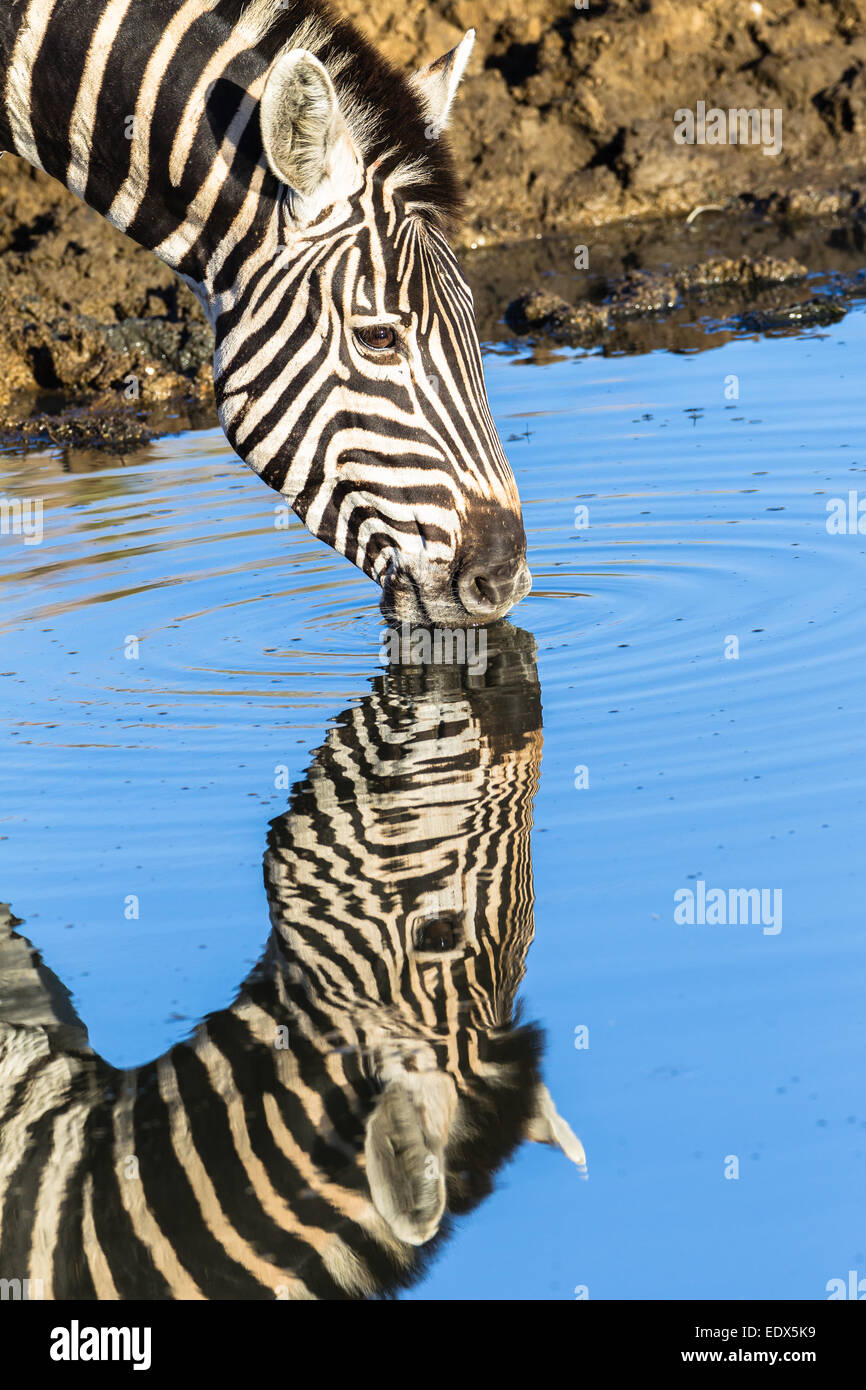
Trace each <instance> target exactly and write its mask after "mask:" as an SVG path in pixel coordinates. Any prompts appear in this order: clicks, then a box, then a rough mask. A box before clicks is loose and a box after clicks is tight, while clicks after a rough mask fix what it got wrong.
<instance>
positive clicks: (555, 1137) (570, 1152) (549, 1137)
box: [526, 1085, 586, 1178]
mask: <svg viewBox="0 0 866 1390" xmlns="http://www.w3.org/2000/svg"><path fill="white" fill-rule="evenodd" d="M526 1137H527V1139H533V1140H535V1142H536V1143H538V1144H553V1145H554V1146H555V1147H556V1148H558V1149H561V1150H562V1152H563V1153H564V1154H565V1156H566V1158H570V1159H571V1161H572V1163H575V1164H577V1167H578V1169H579V1171H580V1176H581V1177H582V1178H585V1177H586V1154H585V1153H584V1151H583V1145H582V1144H581V1142H580V1140H579V1139H578V1137H577V1135H576V1134H575V1132H574V1130H573V1129H572V1128H571V1125H569V1124H567V1123H566V1121H565V1120H564V1119H563V1118H562V1116H561V1115H560V1114H559V1112H558V1110H557V1108H556V1106H555V1105H554V1103H553V1097H552V1095H551V1094H550V1092H549V1091H548V1089H547V1087H546V1086H542V1085H539V1086H538V1088H537V1089H536V1092H535V1110H534V1112H533V1114H532V1115H531V1116H530V1119H529V1122H528V1124H527V1126H526Z"/></svg>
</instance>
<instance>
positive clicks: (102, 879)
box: [0, 310, 866, 1299]
mask: <svg viewBox="0 0 866 1390" xmlns="http://www.w3.org/2000/svg"><path fill="white" fill-rule="evenodd" d="M864 366H866V313H864V312H863V311H859V310H858V311H854V312H851V313H849V315H848V316H847V317H846V318H845V319H844V320H843V321H842V323H841V324H839V325H838V326H837V327H836V328H833V329H830V330H822V331H821V332H820V333H816V334H813V335H806V336H803V337H776V338H763V339H741V340H738V341H735V342H732V343H729V344H728V345H726V346H725V347H723V348H720V349H718V350H714V351H708V352H703V353H699V354H689V355H686V354H671V353H667V352H657V353H652V354H649V355H645V356H641V357H613V358H604V357H601V356H598V355H592V354H589V355H586V354H581V353H577V352H567V351H563V352H561V353H558V354H556V355H555V356H554V358H553V359H552V360H551V359H549V358H546V359H545V360H544V361H543V362H541V361H534V360H533V359H532V357H531V356H529V355H528V354H526V353H522V354H513V353H509V352H503V351H500V352H496V353H491V354H489V355H488V357H487V360H486V370H487V376H488V387H489V391H490V396H491V401H492V405H493V410H494V415H495V417H496V420H497V424H498V426H499V428H500V431H501V433H502V436H503V438H504V439H505V441H506V448H507V450H508V453H509V456H510V459H511V461H512V464H513V466H514V469H515V473H516V475H517V478H518V482H519V485H520V490H521V495H522V497H523V499H524V508H525V519H526V525H527V533H528V537H529V547H530V555H529V558H530V565H531V568H532V571H533V575H534V583H535V587H534V590H533V593H532V594H531V595H530V597H529V598H528V599H526V600H525V601H524V602H523V603H522V604H521V605H520V606H519V608H518V609H517V610H516V611H515V613H514V622H515V623H516V624H517V625H519V626H520V627H522V628H524V629H526V630H528V631H529V632H531V633H532V634H534V636H535V638H536V640H537V643H538V671H539V677H540V682H541V690H542V701H543V712H544V754H543V762H542V774H541V785H540V790H539V793H538V796H537V798H536V802H535V817H534V823H535V829H534V834H533V865H534V876H535V890H536V913H535V923H536V934H535V941H534V944H533V946H532V948H531V950H530V952H529V957H528V963H527V972H526V978H525V982H524V985H523V988H522V999H523V1001H524V1013H525V1015H526V1016H527V1017H528V1018H530V1019H537V1020H538V1021H539V1022H540V1023H541V1024H542V1025H543V1027H544V1028H545V1030H546V1034H547V1052H546V1057H545V1063H544V1070H545V1076H546V1079H547V1082H548V1085H549V1087H550V1090H551V1092H552V1093H553V1095H554V1097H555V1099H556V1102H557V1105H558V1107H559V1110H560V1112H561V1113H562V1114H563V1115H564V1116H565V1117H566V1118H567V1119H568V1120H569V1122H570V1123H571V1124H572V1126H573V1127H574V1129H575V1130H576V1131H577V1133H578V1134H579V1135H580V1137H581V1139H582V1141H583V1143H584V1146H585V1148H586V1152H587V1156H588V1163H589V1179H588V1181H586V1182H584V1181H581V1180H580V1178H579V1177H578V1175H577V1173H576V1171H575V1170H574V1168H573V1167H572V1166H571V1165H570V1164H569V1163H568V1162H567V1160H566V1159H565V1158H564V1157H562V1156H561V1155H560V1154H558V1153H556V1152H554V1151H549V1150H547V1149H544V1148H540V1147H539V1146H536V1145H528V1144H527V1145H524V1146H523V1148H521V1149H520V1151H519V1152H518V1154H517V1155H516V1157H515V1159H514V1161H513V1163H512V1164H511V1166H510V1167H508V1168H507V1169H506V1170H505V1172H504V1173H503V1175H502V1176H501V1177H500V1179H499V1181H498V1183H497V1186H496V1190H495V1191H494V1193H493V1195H492V1196H491V1197H490V1198H489V1199H488V1200H487V1201H486V1202H485V1203H483V1204H482V1205H481V1206H480V1208H478V1209H477V1210H476V1211H475V1212H474V1213H472V1214H471V1215H470V1216H469V1217H467V1218H465V1219H461V1220H460V1221H458V1222H457V1224H456V1230H455V1234H454V1237H453V1239H452V1240H451V1242H450V1243H449V1244H448V1245H447V1246H446V1247H445V1248H444V1250H443V1251H442V1252H441V1254H440V1255H439V1257H438V1258H437V1260H436V1261H435V1262H434V1263H433V1264H432V1266H431V1268H430V1270H429V1272H428V1274H427V1275H426V1277H425V1278H424V1279H423V1281H422V1282H421V1283H420V1284H418V1285H417V1286H416V1287H415V1288H414V1289H413V1290H412V1291H411V1293H409V1294H407V1295H405V1296H406V1297H411V1298H420V1299H441V1298H461V1299H475V1298H492V1299H503V1298H520V1299H524V1298H540V1299H573V1298H574V1297H575V1291H576V1290H581V1291H584V1290H585V1291H586V1292H587V1293H588V1296H589V1297H590V1298H591V1299H600V1298H617V1299H621V1298H625V1299H629V1298H662V1299H670V1298H683V1297H697V1298H710V1297H720V1298H737V1299H745V1298H752V1297H774V1298H783V1299H789V1298H806V1299H822V1298H826V1296H827V1295H826V1284H827V1281H828V1280H830V1279H832V1278H836V1277H841V1278H843V1279H847V1275H848V1271H849V1270H851V1269H856V1270H858V1272H859V1277H861V1278H863V1277H864V1276H866V1230H864V1220H863V1212H864V1209H866V1203H864V1196H866V1192H864V1188H866V1179H864V1173H866V1164H864V1157H866V1095H864V1051H866V1007H864V983H866V982H864V966H863V961H864V945H863V919H864V908H863V898H864V894H863V877H862V866H863V843H864V837H866V808H864V768H866V760H864V752H866V749H864V744H866V737H864V726H866V721H864V699H863V688H864V680H866V608H864V604H863V601H862V594H863V590H864V577H866V575H864V549H866V538H864V536H860V535H858V534H841V535H835V534H830V533H829V532H828V529H827V524H826V523H827V503H828V501H829V500H830V499H832V498H843V499H846V500H847V498H848V494H849V492H850V491H852V490H853V491H855V492H856V491H857V490H858V489H859V491H860V495H861V496H863V497H864V498H866V450H864V434H866V393H864V390H863V379H864V377H863V372H864ZM732 377H736V378H737V379H738V397H737V398H736V399H732V398H731V392H732V390H733V389H735V388H734V386H733V385H732V382H731V378H732ZM726 391H727V393H728V394H727V395H726ZM72 470H73V471H65V467H64V460H63V459H62V457H61V456H60V455H59V454H58V453H57V452H56V451H55V452H51V451H48V452H44V453H39V454H31V455H29V456H27V457H21V456H17V455H16V454H15V453H13V452H6V453H4V454H2V455H0V496H2V497H4V498H6V499H14V498H31V497H42V498H44V507H45V521H44V525H45V534H44V539H43V541H42V543H41V544H39V545H33V546H25V545H24V544H23V541H22V538H21V537H19V536H14V535H5V536H2V537H0V596H2V616H0V701H2V716H3V728H4V732H3V762H2V785H3V791H4V797H3V802H2V806H0V900H5V901H8V902H10V903H11V904H12V907H13V909H14V911H15V912H16V913H17V915H18V916H19V917H22V918H24V919H25V921H24V926H23V928H22V930H23V931H24V932H26V934H27V936H28V937H29V938H30V939H31V940H32V941H33V942H34V943H35V944H36V945H37V946H38V948H39V950H40V951H41V952H42V954H43V956H44V959H45V961H46V963H47V964H48V965H49V966H50V967H51V969H52V970H54V971H55V972H56V973H57V975H58V976H59V977H60V978H61V979H62V980H63V981H64V982H65V983H66V984H67V985H68V986H69V987H70V989H71V990H72V993H73V997H74V1002H75V1006H76V1008H77V1010H78V1012H79V1014H80V1016H81V1017H82V1018H83V1019H84V1021H85V1022H86V1024H87V1026H88V1029H89V1032H90V1039H91V1042H92V1045H93V1046H94V1048H95V1049H96V1050H97V1051H99V1052H101V1053H102V1054H103V1055H104V1056H105V1057H107V1058H108V1060H110V1061H111V1062H112V1063H114V1064H115V1065H118V1066H121V1065H132V1064H134V1063H139V1062H144V1061H146V1060H148V1059H149V1058H151V1057H154V1056H157V1055H158V1054H160V1053H162V1052H163V1051H164V1050H165V1049H166V1048H167V1047H169V1046H170V1045H171V1044H172V1043H174V1042H176V1041H177V1040H179V1039H181V1038H183V1037H184V1036H186V1035H187V1034H188V1033H189V1030H190V1028H191V1027H192V1026H193V1024H194V1023H195V1022H196V1021H197V1020H198V1019H199V1018H200V1017H201V1016H202V1015H204V1014H205V1013H207V1012H209V1011H212V1010H215V1009H217V1008H219V1007H221V1006H223V1005H226V1004H228V1003H229V1002H230V1001H231V1000H232V999H233V998H234V996H235V993H236V990H237V986H238V984H239V982H240V981H241V979H242V978H243V977H244V975H245V974H246V972H247V971H248V969H249V968H250V967H251V966H252V965H253V963H254V962H255V961H256V959H257V958H258V956H259V954H260V952H261V949H262V947H263V945H264V942H265V939H266V937H267V932H268V914H267V903H266V899H265V893H264V889H263V886H262V877H261V860H262V853H263V849H264V844H265V836H266V832H267V824H268V822H269V820H270V819H271V818H272V817H273V816H275V815H276V814H277V813H278V812H280V811H281V810H283V809H284V807H285V805H286V795H287V794H286V792H285V791H283V790H277V789H276V788H275V769H277V768H279V767H286V768H287V769H288V778H289V780H290V781H295V780H296V779H298V778H300V777H302V776H303V775H304V773H305V771H306V769H307V767H308V766H309V763H310V758H311V753H312V750H314V749H315V748H316V747H317V746H319V745H320V744H321V742H322V739H323V735H324V733H325V731H326V730H327V728H328V727H329V724H330V723H331V722H332V721H333V720H334V719H335V718H336V717H337V715H339V713H340V712H341V711H343V710H344V709H346V708H347V707H348V706H350V705H352V704H353V703H354V702H357V701H358V700H359V699H360V698H361V697H362V696H363V695H364V694H365V693H366V692H367V691H368V690H369V680H370V678H371V677H372V676H373V675H374V674H375V673H376V671H377V670H378V667H379V657H378V647H379V633H380V624H381V620H380V617H379V612H378V606H377V601H376V597H377V596H376V592H375V591H374V589H373V587H372V586H371V584H370V583H369V581H367V580H366V579H365V578H364V577H363V576H362V575H360V574H359V573H357V572H356V571H355V570H354V569H353V568H352V567H351V566H350V565H349V564H348V562H346V561H344V560H343V559H341V558H340V557H339V556H336V555H334V554H333V553H332V552H330V551H328V550H327V549H325V547H323V546H322V545H320V544H319V543H318V542H316V541H315V540H314V539H313V538H312V537H311V536H309V535H308V533H307V532H306V531H305V530H304V529H303V527H301V526H300V524H293V525H292V526H291V528H290V529H289V530H288V531H286V530H278V529H276V528H275V525H274V516H275V504H276V503H277V498H276V496H275V494H272V493H270V492H269V491H268V490H267V489H266V488H264V487H263V486H262V485H261V484H260V483H258V482H257V481H256V479H254V478H253V477H252V476H251V475H249V474H247V472H246V470H244V469H243V467H242V466H241V465H240V464H239V463H238V462H237V460H235V459H234V457H233V455H232V454H231V452H230V450H229V449H228V447H227V445H226V444H225V441H224V439H223V437H222V435H221V433H220V432H219V431H217V430H212V431H205V432H201V433H196V434H189V435H186V436H184V437H177V438H167V439H164V440H162V441H160V442H158V443H156V444H154V445H153V446H151V447H149V448H147V449H145V450H143V451H141V452H140V453H137V454H135V455H131V456H130V457H128V458H127V459H126V460H124V461H123V463H117V462H113V461H106V460H104V459H103V460H95V459H93V458H80V457H79V458H77V459H74V460H73V461H72ZM578 507H586V509H587V515H586V517H585V518H584V517H583V516H582V515H578V521H583V520H586V521H588V524H586V525H583V524H581V525H576V524H575V515H576V514H575V509H576V508H578ZM864 510H866V507H864ZM864 528H866V522H864ZM133 638H137V639H138V655H137V658H136V657H135V656H134V655H127V654H126V653H128V652H129V653H134V651H135V643H134V642H132V641H131V639H133ZM732 639H736V641H735V642H734V641H732ZM737 647H738V654H737V655H736V656H733V655H730V653H732V652H733V651H734V650H735V649H736V648H737ZM726 652H727V653H729V655H726ZM576 769H584V771H583V772H578V773H576V771H575V770H576ZM576 781H578V782H582V783H588V785H582V786H580V787H577V786H575V782H576ZM699 881H703V882H705V883H706V885H707V887H708V888H723V889H725V890H726V891H727V890H728V889H729V888H739V887H742V888H752V887H760V888H766V889H768V890H779V891H780V892H781V903H782V909H781V915H780V916H779V917H777V919H776V925H778V923H781V926H780V929H778V930H777V929H776V925H774V926H773V927H772V928H771V929H770V930H766V929H765V928H764V926H762V925H761V924H760V923H754V924H747V925H733V926H731V925H720V924H710V925H691V926H690V925H684V924H680V923H678V922H676V921H675V920H674V894H675V893H676V892H677V891H678V890H680V889H684V888H692V889H696V887H697V884H698V882H699ZM129 895H135V896H136V897H137V898H138V899H139V904H140V908H139V911H140V916H139V918H138V919H137V920H128V919H127V918H126V917H125V915H124V908H125V904H126V903H127V901H128V897H129ZM581 1028H585V1029H588V1044H589V1045H588V1046H587V1047H578V1046H576V1045H575V1043H576V1041H578V1042H579V1041H582V1040H584V1037H585V1035H583V1034H576V1030H578V1029H581ZM732 1159H735V1160H736V1161H737V1162H736V1164H733V1163H732V1161H731V1160H732ZM737 1165H738V1167H739V1176H738V1177H736V1178H734V1177H726V1176H725V1172H726V1169H727V1171H728V1172H731V1171H732V1169H735V1168H736V1167H737Z"/></svg>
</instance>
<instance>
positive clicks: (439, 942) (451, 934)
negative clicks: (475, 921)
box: [415, 914, 460, 955]
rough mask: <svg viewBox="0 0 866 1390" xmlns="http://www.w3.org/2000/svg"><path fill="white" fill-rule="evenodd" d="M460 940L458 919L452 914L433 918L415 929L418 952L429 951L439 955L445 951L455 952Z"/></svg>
mask: <svg viewBox="0 0 866 1390" xmlns="http://www.w3.org/2000/svg"><path fill="white" fill-rule="evenodd" d="M459 940H460V927H459V925H458V922H457V918H456V917H453V916H451V915H450V914H445V915H443V916H442V917H433V918H431V919H430V920H428V921H426V922H422V923H421V924H420V926H418V927H416V929H415V949H416V951H429V952H430V953H431V954H436V955H438V954H440V953H442V952H445V951H453V950H454V949H455V947H456V946H457V945H458V943H459Z"/></svg>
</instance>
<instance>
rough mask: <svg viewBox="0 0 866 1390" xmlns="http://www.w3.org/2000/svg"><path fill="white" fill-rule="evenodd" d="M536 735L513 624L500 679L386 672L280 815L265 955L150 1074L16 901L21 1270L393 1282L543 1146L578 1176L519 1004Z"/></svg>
mask: <svg viewBox="0 0 866 1390" xmlns="http://www.w3.org/2000/svg"><path fill="white" fill-rule="evenodd" d="M491 645H492V644H491ZM540 750H541V707H540V699H539V691H538V682H537V678H536V675H535V664H534V650H533V644H532V641H531V639H530V638H528V637H527V635H526V634H522V633H518V632H517V631H516V630H515V629H511V628H506V636H505V637H503V638H501V639H500V642H499V646H498V647H497V648H496V649H495V650H494V652H493V654H492V656H491V658H490V662H489V665H488V670H487V672H486V673H485V675H484V676H483V677H480V676H474V677H473V676H470V677H468V678H467V676H466V670H465V668H460V667H456V666H455V667H450V668H447V667H438V668H437V667H434V666H428V667H425V666H422V665H418V666H404V667H393V668H391V669H390V670H388V671H387V672H386V673H384V674H382V675H380V676H378V677H376V679H375V680H374V681H373V683H372V689H371V690H370V691H369V692H368V693H367V694H366V695H365V696H364V697H363V698H362V699H361V700H360V703H358V704H357V705H356V706H354V707H353V708H350V709H348V710H346V711H345V712H344V713H343V714H342V715H341V716H340V717H339V718H338V719H337V721H336V722H335V724H334V726H333V727H332V729H331V730H330V732H329V734H328V736H327V739H326V742H325V744H324V745H323V747H322V748H321V749H319V750H318V752H317V753H316V755H315V757H314V759H313V762H312V765H311V767H310V768H309V771H308V773H307V775H306V777H305V778H303V779H302V780H301V781H300V782H299V783H298V784H296V786H295V787H294V789H293V791H292V793H291V797H290V802H289V809H288V810H287V811H286V812H285V813H284V814H282V815H280V816H278V817H276V818H275V819H274V820H273V821H272V822H271V825H270V828H269V833H268V844H267V850H266V853H265V857H264V877H265V883H266V887H267V896H268V902H269V909H270V918H271V926H272V930H271V934H270V937H269V939H268V944H267V948H266V950H265V952H264V954H263V956H262V958H261V960H260V961H259V963H258V965H257V966H256V967H255V969H254V970H253V971H252V972H251V974H250V975H249V977H248V978H247V979H246V980H245V982H244V984H243V986H242V987H241V989H240V992H239V994H238V996H237V998H236V1000H235V1001H234V1003H233V1004H231V1006H230V1007H227V1008H224V1009H221V1010H219V1011H217V1012H215V1013H212V1014H210V1015H209V1016H208V1017H207V1018H206V1019H205V1020H204V1021H203V1022H201V1023H200V1024H199V1025H198V1026H197V1027H196V1028H195V1029H194V1031H193V1032H192V1034H191V1036H190V1037H189V1038H188V1039H187V1040H186V1041H183V1042H181V1043H179V1044H177V1045H176V1046H174V1047H172V1048H171V1049H170V1050H169V1051H167V1052H166V1053H165V1054H164V1055H163V1056H162V1057H160V1058H159V1059H157V1060H156V1061H153V1062H150V1063H148V1064H146V1065H144V1066H139V1067H135V1068H132V1069H130V1070H118V1069H116V1068H114V1067H112V1066H111V1065H110V1064H109V1063H108V1062H107V1061H105V1060H104V1059H103V1058H102V1057H100V1056H98V1055H96V1054H95V1053H94V1052H92V1051H91V1049H90V1047H89V1044H88V1040H87V1034H86V1031H85V1029H84V1027H83V1025H82V1024H81V1023H80V1021H79V1020H78V1018H77V1016H76V1015H75V1012H74V1010H73V1008H72V1005H71V1000H70V997H69V995H68V992H67V991H66V990H65V989H64V987H63V986H62V984H61V983H60V981H59V980H58V979H57V977H56V976H54V975H53V974H52V973H51V972H50V971H49V970H48V969H47V968H46V967H45V966H44V965H43V964H42V962H41V960H40V957H39V956H38V954H37V952H36V951H35V950H34V949H33V947H32V945H31V944H30V943H29V942H28V941H27V939H26V938H25V937H23V936H21V935H20V934H19V933H18V932H16V931H14V930H13V927H14V926H15V925H17V923H16V921H15V919H11V918H9V916H8V913H7V919H6V925H5V928H4V927H3V926H2V925H0V999H2V1004H0V1278H2V1279H4V1280H6V1281H7V1284H8V1285H11V1284H12V1282H13V1281H15V1280H19V1281H21V1286H22V1287H23V1286H24V1282H25V1281H29V1284H28V1285H27V1287H28V1288H29V1290H30V1296H31V1297H34V1296H37V1297H39V1296H41V1297H43V1298H45V1299H57V1300H66V1299H79V1298H84V1299H115V1298H117V1299H124V1300H125V1299H133V1298H143V1299H198V1298H207V1299H347V1298H349V1299H367V1298H375V1297H383V1296H388V1295H392V1294H394V1293H396V1292H397V1291H398V1290H400V1289H401V1288H405V1287H407V1286H409V1285H410V1284H411V1283H412V1282H413V1280H415V1279H417V1278H418V1277H419V1276H420V1274H421V1273H423V1271H424V1268H425V1267H426V1264H427V1263H428V1261H429V1256H430V1255H431V1254H432V1253H433V1252H435V1251H436V1250H437V1249H439V1248H441V1245H442V1244H443V1242H444V1241H445V1240H446V1239H447V1237H448V1235H449V1232H451V1231H452V1230H453V1226H454V1220H455V1217H457V1216H459V1214H461V1213H463V1212H466V1211H469V1210H471V1209H472V1208H473V1207H474V1206H475V1205H476V1204H477V1203H478V1202H480V1201H481V1200H482V1199H483V1198H484V1197H485V1196H486V1195H487V1194H488V1193H489V1192H490V1191H491V1190H492V1186H493V1178H494V1174H495V1173H496V1171H497V1170H498V1169H499V1168H500V1166H501V1165H502V1164H503V1163H504V1162H505V1160H506V1159H507V1158H508V1157H509V1156H510V1155H511V1154H512V1152H513V1151H514V1150H515V1148H516V1146H517V1145H518V1144H519V1143H520V1141H521V1140H522V1139H523V1138H530V1139H532V1140H538V1141H541V1142H544V1143H548V1144H552V1145H555V1146H558V1147H559V1148H560V1149H561V1150H563V1151H564V1152H565V1154H566V1155H567V1156H568V1157H569V1158H571V1159H572V1160H573V1161H574V1162H575V1163H576V1164H577V1165H579V1166H580V1167H581V1170H583V1167H584V1164H585V1160H584V1154H583V1149H582V1147H581V1145H580V1142H579V1140H578V1139H577V1138H576V1136H575V1134H574V1133H573V1131H572V1130H571V1128H570V1127H569V1126H568V1124H567V1123H566V1122H565V1120H564V1119H562V1118H561V1117H560V1115H559V1114H558V1113H557V1111H556V1108H555V1106H554V1104H553V1101H552V1099H551V1096H550V1093H549V1091H548V1090H547V1088H546V1087H545V1086H544V1084H543V1082H542V1080H541V1076H540V1059H541V1050H542V1039H541V1033H540V1030H539V1029H538V1028H537V1027H536V1026H535V1025H530V1024H525V1023H523V1022H522V1021H521V1019H520V1015H519V1009H518V1007H517V1006H516V1003H515V999H516V994H517V990H518V986H519V984H520V982H521V979H522V977H523V974H524V968H525V960H526V953H527V950H528V948H529V945H530V942H531V940H532V936H533V930H534V926H533V890H532V869H531V861H530V844H529V836H530V826H531V814H532V799H533V795H534V793H535V789H536V786H537V782H538V775H539V763H540Z"/></svg>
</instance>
